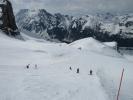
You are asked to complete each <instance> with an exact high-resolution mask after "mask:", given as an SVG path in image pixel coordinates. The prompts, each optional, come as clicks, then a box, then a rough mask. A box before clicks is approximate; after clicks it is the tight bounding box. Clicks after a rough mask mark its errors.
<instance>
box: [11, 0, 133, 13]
mask: <svg viewBox="0 0 133 100" xmlns="http://www.w3.org/2000/svg"><path fill="white" fill-rule="evenodd" d="M11 1H12V3H13V7H14V11H15V12H16V11H18V10H19V9H23V8H32V9H34V8H36V9H37V8H44V9H46V10H47V11H49V12H51V13H58V12H61V13H63V14H72V15H81V14H83V15H84V14H89V13H98V12H116V13H128V12H133V0H11Z"/></svg>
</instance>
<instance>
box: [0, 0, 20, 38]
mask: <svg viewBox="0 0 133 100" xmlns="http://www.w3.org/2000/svg"><path fill="white" fill-rule="evenodd" d="M0 29H1V30H2V31H3V32H4V33H6V34H7V35H10V36H17V35H20V33H19V31H18V27H17V25H16V22H15V16H14V13H13V8H12V4H11V2H10V1H8V0H0Z"/></svg>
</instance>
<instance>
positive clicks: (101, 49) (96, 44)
mask: <svg viewBox="0 0 133 100" xmlns="http://www.w3.org/2000/svg"><path fill="white" fill-rule="evenodd" d="M108 45H114V43H110V44H108ZM108 45H107V43H106V45H105V44H104V43H102V42H100V41H97V40H95V39H94V38H92V37H89V38H85V39H81V40H78V41H75V42H73V43H71V44H70V46H72V47H74V48H77V49H79V50H88V51H92V52H96V53H102V54H104V55H109V56H118V57H119V56H120V54H118V52H117V51H116V50H115V49H114V47H112V46H108Z"/></svg>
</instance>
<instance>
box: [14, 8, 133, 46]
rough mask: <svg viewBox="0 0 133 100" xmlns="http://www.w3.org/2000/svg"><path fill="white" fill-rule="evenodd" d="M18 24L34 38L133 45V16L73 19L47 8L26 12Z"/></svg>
mask: <svg viewBox="0 0 133 100" xmlns="http://www.w3.org/2000/svg"><path fill="white" fill-rule="evenodd" d="M16 21H17V24H18V26H19V29H21V31H24V32H25V33H30V35H32V36H34V37H39V38H45V39H58V40H60V41H65V42H72V41H75V40H78V39H81V38H86V37H94V38H96V39H97V40H100V41H102V42H111V41H116V42H118V45H119V46H133V31H132V30H133V25H132V23H133V14H128V15H123V16H116V15H112V14H110V13H106V14H97V15H86V16H81V17H73V16H69V15H62V14H60V13H58V14H55V15H52V14H50V13H48V12H47V11H46V10H44V9H38V10H29V9H22V10H20V12H19V13H18V14H17V15H16Z"/></svg>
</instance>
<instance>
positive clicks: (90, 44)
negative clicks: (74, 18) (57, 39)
mask: <svg viewBox="0 0 133 100" xmlns="http://www.w3.org/2000/svg"><path fill="white" fill-rule="evenodd" d="M23 36H24V38H25V40H26V41H20V40H15V39H13V38H9V37H7V36H5V35H3V34H2V33H0V100H115V99H116V94H117V89H118V85H119V80H120V75H121V71H122V69H123V68H125V73H124V80H123V84H122V89H121V93H120V100H132V99H133V95H132V93H133V85H132V84H133V78H132V71H133V67H132V66H133V62H132V61H129V60H127V59H125V58H124V57H123V56H122V55H120V54H118V53H117V52H116V51H115V50H114V49H113V48H111V47H108V46H106V45H105V44H103V43H100V42H99V41H96V40H95V39H93V38H86V39H82V40H78V41H76V42H74V43H72V44H69V45H68V44H64V43H51V42H47V41H43V40H41V41H38V40H39V39H34V38H30V37H29V36H26V35H25V34H23ZM79 47H80V49H79ZM105 52H106V53H105ZM112 55H115V56H112ZM28 64H30V68H29V69H26V65H28ZM35 64H37V66H38V67H37V68H35ZM69 67H72V70H70V69H69ZM77 68H79V69H80V72H79V74H77V73H76V69H77ZM90 69H92V70H93V75H92V76H91V75H89V70H90Z"/></svg>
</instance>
